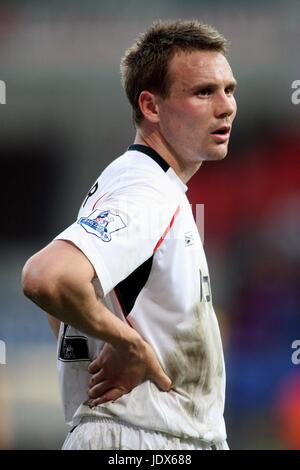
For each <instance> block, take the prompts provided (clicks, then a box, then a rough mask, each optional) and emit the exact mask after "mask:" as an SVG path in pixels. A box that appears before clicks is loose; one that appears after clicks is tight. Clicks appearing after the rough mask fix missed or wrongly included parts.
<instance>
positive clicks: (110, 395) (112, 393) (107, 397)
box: [88, 388, 127, 408]
mask: <svg viewBox="0 0 300 470" xmlns="http://www.w3.org/2000/svg"><path fill="white" fill-rule="evenodd" d="M125 393H127V391H126V390H124V389H122V388H111V389H110V390H108V391H107V392H106V393H104V395H102V397H101V398H96V399H94V400H90V401H89V402H88V404H89V407H90V408H94V406H97V405H102V404H103V403H107V402H109V401H116V400H117V399H118V398H120V397H122V396H123V395H125Z"/></svg>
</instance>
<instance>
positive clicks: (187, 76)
mask: <svg viewBox="0 0 300 470" xmlns="http://www.w3.org/2000/svg"><path fill="white" fill-rule="evenodd" d="M169 77H170V79H171V88H172V90H174V89H177V88H178V87H180V88H181V89H182V87H184V88H190V87H193V86H195V85H197V84H201V83H206V82H213V83H216V84H219V83H220V84H223V83H226V82H231V81H233V80H234V77H233V74H232V70H231V68H230V65H229V63H228V61H227V59H226V57H225V56H224V55H223V54H221V53H220V52H215V51H191V52H190V51H188V52H185V51H180V52H177V53H175V55H174V56H173V57H172V59H171V61H170V64H169Z"/></svg>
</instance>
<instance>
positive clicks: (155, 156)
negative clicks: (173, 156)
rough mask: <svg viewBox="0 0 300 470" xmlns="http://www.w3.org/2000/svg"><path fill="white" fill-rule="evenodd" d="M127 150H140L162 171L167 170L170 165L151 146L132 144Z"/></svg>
mask: <svg viewBox="0 0 300 470" xmlns="http://www.w3.org/2000/svg"><path fill="white" fill-rule="evenodd" d="M128 150H136V151H137V152H142V153H145V154H146V155H148V157H150V158H152V160H154V161H155V162H156V163H157V164H158V165H159V166H160V167H161V168H162V169H163V170H164V172H166V171H168V169H169V168H170V165H169V164H168V163H167V162H166V160H164V159H163V158H162V157H161V156H160V155H159V153H157V152H156V150H153V149H152V148H151V147H147V146H146V145H141V144H132V145H129V147H128Z"/></svg>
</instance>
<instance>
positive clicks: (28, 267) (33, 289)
mask: <svg viewBox="0 0 300 470" xmlns="http://www.w3.org/2000/svg"><path fill="white" fill-rule="evenodd" d="M49 281H50V280H49V279H48V276H47V273H46V270H45V268H44V267H43V263H41V262H40V261H39V260H38V259H36V258H35V256H33V257H32V258H30V259H29V260H28V261H27V262H26V264H25V265H24V268H23V270H22V290H23V293H24V295H25V296H26V297H27V298H28V299H30V300H32V301H33V302H34V303H36V304H38V305H40V304H41V303H43V301H44V300H45V299H46V298H49V295H50V289H49V287H50V285H51V282H49Z"/></svg>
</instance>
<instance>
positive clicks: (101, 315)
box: [22, 240, 142, 347]
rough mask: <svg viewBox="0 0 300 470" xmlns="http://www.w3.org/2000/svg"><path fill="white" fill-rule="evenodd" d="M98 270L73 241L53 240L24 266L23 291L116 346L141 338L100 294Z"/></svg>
mask: <svg viewBox="0 0 300 470" xmlns="http://www.w3.org/2000/svg"><path fill="white" fill-rule="evenodd" d="M94 278H95V271H94V268H93V266H92V265H91V263H90V262H89V260H88V259H87V258H86V257H85V256H84V255H83V253H82V252H81V251H80V250H78V249H77V248H76V247H74V246H73V245H72V244H70V243H66V242H63V241H60V240H58V241H54V242H52V243H51V244H50V245H48V246H47V247H45V248H44V249H43V250H41V251H40V252H38V253H37V254H36V255H34V256H33V257H31V258H30V259H29V260H28V261H27V263H26V264H25V266H24V269H23V276H22V282H23V291H24V293H25V295H26V296H27V297H29V298H30V299H31V300H32V301H33V302H34V303H36V304H37V305H38V306H39V307H41V308H42V309H43V310H45V311H46V312H47V313H48V314H50V315H52V316H53V317H54V318H55V319H57V320H59V321H61V322H63V323H66V324H68V325H72V326H73V327H74V328H76V329H78V330H79V331H82V332H83V333H86V334H88V335H89V336H93V337H95V338H99V339H101V340H103V341H105V342H108V343H110V344H112V345H114V346H117V347H121V346H122V345H124V346H125V347H128V345H131V344H139V343H141V342H142V338H141V336H140V335H139V334H138V333H137V332H136V331H135V330H134V329H133V328H131V327H130V326H129V325H127V324H126V323H125V322H123V321H121V320H120V319H118V318H117V317H116V316H115V315H114V314H113V313H112V312H111V311H110V310H108V309H107V308H106V307H105V305H103V303H102V302H101V300H100V298H99V296H97V294H96V291H95V288H94V285H93V279H94Z"/></svg>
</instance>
